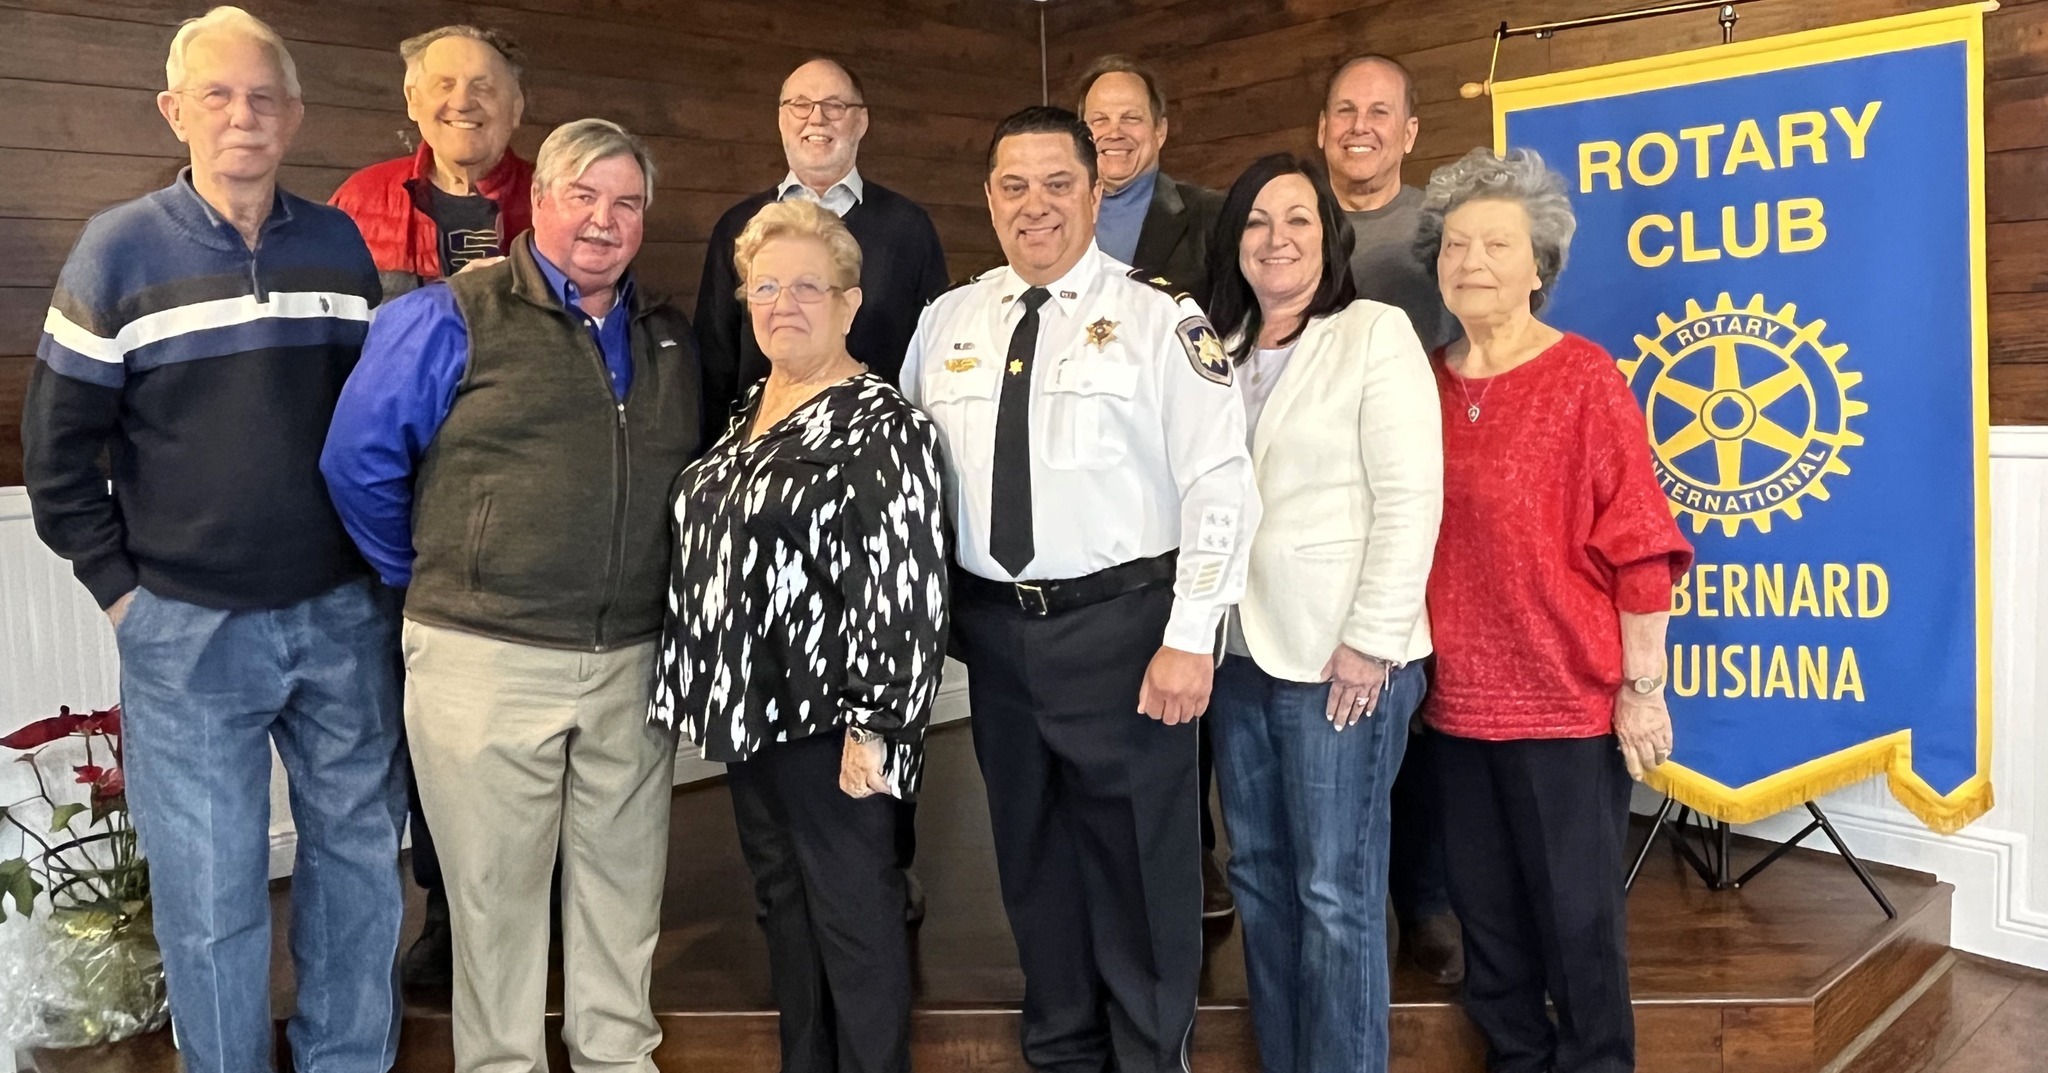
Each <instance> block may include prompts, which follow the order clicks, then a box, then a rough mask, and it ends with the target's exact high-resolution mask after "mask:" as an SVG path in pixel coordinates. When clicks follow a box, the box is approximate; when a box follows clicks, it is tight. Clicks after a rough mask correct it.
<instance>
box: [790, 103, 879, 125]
mask: <svg viewBox="0 0 2048 1073" xmlns="http://www.w3.org/2000/svg"><path fill="white" fill-rule="evenodd" d="M782 107H783V108H784V109H785V110H786V111H788V112H789V114H790V117H791V118H793V119H809V118H811V110H812V109H814V108H823V109H824V110H825V121H826V122H828V123H837V122H839V121H840V120H842V119H845V118H846V110H847V109H849V108H866V107H867V105H865V104H862V103H861V102H859V101H842V100H840V99H839V98H837V97H827V98H825V99H824V100H822V101H814V100H812V99H810V98H809V97H791V98H790V99H788V100H786V101H783V102H782Z"/></svg>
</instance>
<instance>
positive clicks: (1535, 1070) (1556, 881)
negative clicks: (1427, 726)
mask: <svg viewBox="0 0 2048 1073" xmlns="http://www.w3.org/2000/svg"><path fill="white" fill-rule="evenodd" d="M1432 744H1433V745H1434V746H1435V750H1436V755H1435V760H1436V762H1437V764H1438V767H1437V774H1438V776H1439V778H1440V779H1441V790H1442V798H1441V800H1442V802H1443V818H1444V828H1445V834H1446V836H1447V839H1446V844H1447V850H1448V852H1447V855H1446V856H1447V861H1448V863H1449V866H1450V880H1451V905H1452V908H1453V909H1455V910H1456V911H1457V914H1458V922H1459V923H1460V924H1462V925H1463V926H1464V932H1465V999H1464V1003H1465V1012H1466V1014H1467V1015H1468V1016H1470V1017H1471V1018H1472V1021H1473V1023H1474V1024H1476V1025H1478V1026H1479V1030H1480V1032H1481V1033H1482V1034H1484V1035H1485V1036H1486V1050H1487V1055H1486V1068H1487V1069H1488V1070H1489V1073H1551V1071H1555V1073H1628V1071H1631V1070H1634V1069H1635V1067H1636V1062H1635V1012H1634V1010H1633V1009H1632V1008H1631V1007H1630V1005H1629V992H1628V947H1627V939H1626V931H1627V923H1628V920H1627V915H1628V914H1627V892H1626V890H1624V888H1623V882H1624V880H1625V878H1626V877H1625V875H1624V869H1625V868H1626V866H1627V854H1626V847H1627V840H1628V800H1629V789H1630V782H1629V777H1628V769H1627V767H1626V766H1625V765H1624V764H1623V762H1622V759H1621V753H1620V751H1619V750H1617V749H1616V748H1615V741H1614V738H1613V737H1611V736H1609V737H1600V738H1564V739H1540V740H1522V741H1475V740H1473V739H1470V738H1458V737H1452V736H1450V735H1448V734H1441V735H1437V737H1436V740H1435V741H1434V742H1433V743H1432ZM1546 995H1547V996H1548V997H1549V999H1550V1002H1551V1003H1552V1004H1553V1005H1555V1007H1556V1009H1557V1020H1556V1023H1555V1024H1553V1023H1552V1021H1551V1018H1550V1015H1549V1013H1548V1012H1547V1011H1546V1010H1545V1009H1544V998H1545V996H1546Z"/></svg>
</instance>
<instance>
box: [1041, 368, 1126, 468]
mask: <svg viewBox="0 0 2048 1073" xmlns="http://www.w3.org/2000/svg"><path fill="white" fill-rule="evenodd" d="M1137 393H1138V367H1137V366H1135V365H1129V364H1125V363H1124V362H1120V361H1108V360H1105V359H1101V358H1093V359H1085V358H1070V359H1068V360H1066V361H1064V362H1061V363H1060V364H1059V366H1058V367H1056V368H1055V369H1053V373H1052V376H1051V377H1050V378H1049V380H1048V382H1047V384H1046V391H1045V403H1046V421H1045V426H1044V428H1045V432H1046V437H1045V448H1044V454H1043V456H1042V457H1044V459H1045V462H1046V464H1047V465H1049V466H1051V467H1053V468H1054V469H1105V468H1107V467H1109V466H1113V465H1115V464H1117V463H1118V462H1121V461H1123V460H1124V456H1126V455H1127V454H1129V453H1130V442H1129V440H1130V428H1131V424H1132V422H1131V411H1132V408H1133V407H1134V406H1135V405H1136V403H1135V399H1136V396H1137Z"/></svg>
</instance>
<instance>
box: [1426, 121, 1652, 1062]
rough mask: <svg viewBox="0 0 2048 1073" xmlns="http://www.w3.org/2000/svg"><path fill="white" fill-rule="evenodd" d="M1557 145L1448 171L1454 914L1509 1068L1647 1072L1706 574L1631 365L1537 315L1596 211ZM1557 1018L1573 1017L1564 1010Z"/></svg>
mask: <svg viewBox="0 0 2048 1073" xmlns="http://www.w3.org/2000/svg"><path fill="white" fill-rule="evenodd" d="M1564 189H1565V188H1564V183H1563V181H1562V179H1560V178H1559V177H1558V175H1557V174H1556V173H1555V172H1552V171H1550V170H1549V169H1548V168H1546V167H1545V166H1544V164H1543V161H1542V159H1541V158H1540V157H1538V156H1537V155H1536V154H1535V153H1533V152H1529V151H1527V150H1515V151H1512V152H1510V153H1509V154H1508V155H1507V157H1505V158H1501V157H1497V156H1495V155H1494V154H1493V153H1492V152H1491V151H1489V150H1486V149H1475V150H1473V151H1472V152H1471V153H1469V154H1467V155H1466V156H1465V157H1464V159H1462V160H1459V161H1458V162H1457V163H1455V164H1451V165H1448V166H1446V167H1443V168H1440V169H1438V170H1437V172H1436V174H1434V175H1432V176H1431V177H1430V180H1429V188H1428V190H1427V192H1426V193H1425V197H1424V203H1423V210H1422V223H1421V227H1420V230H1419V233H1418V237H1417V242H1418V247H1419V250H1420V251H1421V252H1422V253H1423V258H1422V259H1423V262H1424V263H1425V264H1426V265H1429V266H1431V268H1432V269H1433V271H1434V272H1435V274H1436V276H1437V282H1438V285H1439V287H1440V289H1441V290H1442V293H1443V297H1444V304H1445V306H1446V307H1448V308H1449V309H1450V311H1451V313H1452V314H1453V315H1454V316H1456V317H1457V318H1458V322H1459V324H1460V326H1461V327H1462V328H1463V329H1464V337H1463V338H1461V339H1459V340H1458V341H1456V342H1454V343H1452V344H1450V345H1449V346H1447V347H1445V348H1443V349H1442V350H1440V351H1438V352H1437V354H1436V359H1437V360H1436V361H1435V363H1434V364H1435V367H1436V378H1437V392H1438V396H1439V398H1440V400H1441V402H1442V407H1443V429H1444V514H1443V525H1442V529H1441V531H1440V532H1441V536H1440V537H1439V538H1438V541H1437V549H1436V559H1435V562H1434V565H1433V567H1432V568H1431V572H1430V578H1429V612H1430V624H1431V632H1432V633H1433V634H1434V635H1435V639H1436V652H1437V666H1436V679H1435V683H1434V686H1433V688H1432V692H1431V695H1430V697H1429V700H1428V701H1427V703H1426V705H1425V707H1424V713H1423V714H1424V718H1425V719H1426V720H1427V722H1428V724H1429V726H1430V727H1431V728H1432V729H1434V730H1435V731H1437V732H1439V733H1440V735H1441V737H1440V738H1438V739H1437V743H1436V748H1437V751H1438V756H1439V757H1440V758H1441V761H1440V762H1441V765H1442V766H1441V769H1440V770H1441V780H1440V781H1441V785H1442V787H1443V794H1444V796H1443V812H1444V826H1445V835H1446V841H1447V846H1448V855H1449V862H1448V863H1449V875H1450V880H1451V902H1452V906H1453V907H1454V908H1455V909H1456V910H1457V914H1458V919H1459V921H1460V922H1461V923H1462V925H1463V927H1464V932H1465V958H1466V976H1465V1010H1466V1013H1467V1014H1468V1015H1469V1016H1470V1017H1471V1018H1472V1020H1473V1022H1474V1023H1475V1024H1477V1025H1478V1026H1479V1029H1480V1031H1481V1032H1483V1033H1484V1034H1485V1036H1486V1039H1487V1050H1488V1056H1487V1067H1488V1069H1489V1070H1490V1071H1492V1073H1543V1071H1555V1073H1595V1071H1597V1073H1619V1071H1627V1070H1633V1069H1634V1068H1635V1019H1634V1014H1633V1011H1632V1010H1631V1008H1630V1005H1629V991H1628V955H1627V948H1626V945H1625V942H1624V929H1625V923H1626V920H1625V918H1626V904H1625V901H1624V893H1625V892H1624V890H1623V886H1622V883H1623V874H1622V872H1623V866H1624V862H1623V853H1624V843H1625V841H1626V839H1627V832H1628V801H1629V790H1630V778H1631V777H1636V776H1640V774H1641V773H1642V771H1643V770H1645V769H1647V768H1651V767H1655V766H1656V765H1657V764H1660V763H1662V762H1663V761H1664V760H1665V759H1666V758H1668V757H1669V756H1670V752H1671V717H1670V714H1669V713H1668V712H1667V711H1666V709H1665V706H1664V681H1665V651H1664V630H1665V625H1666V622H1667V620H1668V618H1669V616H1670V609H1671V587H1672V584H1673V583H1674V582H1675V581H1676V580H1677V579H1678V578H1679V577H1680V576H1681V575H1682V574H1683V573H1684V571H1685V570H1686V568H1687V567H1688V566H1690V565H1691V562H1692V549H1691V547H1690V546H1689V545H1688V544H1687V543H1686V542H1685V539H1684V538H1683V537H1681V536H1680V535H1679V532H1678V527H1677V525H1676V524H1675V523H1674V522H1673V521H1672V517H1671V511H1670V508H1669V505H1668V504H1667V503H1666V501H1665V497H1664V494H1663V491H1662V490H1661V489H1660V488H1658V486H1657V479H1656V476H1655V474H1654V472H1653V471H1652V470H1651V467H1650V448H1649V438H1648V435H1647V433H1646V431H1645V427H1644V422H1643V414H1642V411H1641V410H1640V409H1639V408H1638V407H1637V405H1636V402H1635V398H1634V397H1633V396H1632V395H1631V394H1630V393H1629V389H1628V385H1627V383H1626V382H1625V381H1624V380H1623V379H1622V376H1621V373H1620V372H1619V371H1618V370H1616V368H1615V367H1614V362H1613V359H1611V358H1610V357H1609V356H1608V355H1607V353H1606V352H1605V351H1603V350H1601V349H1600V347H1599V346H1598V345H1596V344H1594V343H1593V342H1591V341H1590V340H1587V339H1584V338H1582V337H1580V336H1576V335H1572V334H1570V333H1567V332H1560V331H1558V330H1557V329H1555V328H1552V327H1551V326H1549V325H1547V324H1545V323H1543V322H1542V321H1540V320H1538V319H1537V318H1536V313H1537V311H1538V310H1540V309H1541V308H1542V307H1543V304H1544V300H1545V299H1546V298H1547V297H1548V295H1549V294H1550V293H1551V291H1552V288H1554V287H1555V286H1556V283H1557V277H1558V273H1559V272H1561V271H1562V270H1563V268H1564V263H1565V257H1566V253H1567V251H1568V249H1569V248H1570V245H1571V236H1572V230H1573V227H1574V221H1573V217H1572V210H1571V203H1570V201H1569V200H1568V199H1567V198H1566V196H1565V192H1564ZM1546 995H1547V997H1548V998H1549V1000H1550V1001H1551V1002H1552V1003H1554V1004H1555V1006H1556V1010H1557V1017H1556V1023H1555V1024H1553V1023H1552V1020H1551V1018H1550V1016H1549V1014H1548V1013H1547V1012H1546V1011H1545V1008H1544V1001H1545V998H1546Z"/></svg>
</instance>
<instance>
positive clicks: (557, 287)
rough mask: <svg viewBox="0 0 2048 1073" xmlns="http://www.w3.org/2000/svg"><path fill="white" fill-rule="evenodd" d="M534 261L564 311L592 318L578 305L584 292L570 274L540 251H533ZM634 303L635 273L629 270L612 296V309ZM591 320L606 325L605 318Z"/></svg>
mask: <svg viewBox="0 0 2048 1073" xmlns="http://www.w3.org/2000/svg"><path fill="white" fill-rule="evenodd" d="M533 261H534V263H535V264H537V265H539V266H540V274H541V276H542V278H544V279H546V280H547V281H548V293H549V294H552V295H554V296H555V299H556V300H557V301H559V302H561V303H562V307H563V308H564V309H567V310H570V311H571V312H574V313H579V314H582V315H583V316H586V317H590V314H589V313H585V312H584V311H583V307H582V306H580V305H578V304H577V303H578V302H581V301H582V300H583V290H582V288H580V287H578V286H576V283H575V281H574V280H571V279H570V278H569V276H568V273H566V272H563V271H562V270H561V269H559V268H556V267H555V263H554V262H553V261H550V260H548V259H547V257H546V256H544V255H543V254H542V253H541V252H540V251H539V250H538V249H536V250H534V251H533ZM632 301H633V272H632V270H631V269H628V270H627V271H626V274H625V275H624V276H621V277H620V278H619V286H618V289H617V291H616V292H615V293H614V294H613V296H612V308H613V309H614V310H617V309H622V308H625V307H626V306H627V305H629V304H630V303H631V302H632ZM610 315H611V314H609V313H607V314H605V316H607V317H608V316H610ZM590 319H591V320H594V321H596V322H597V323H599V324H603V323H604V317H590Z"/></svg>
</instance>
